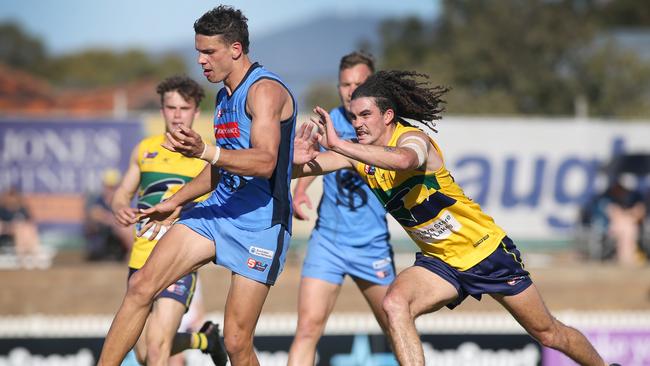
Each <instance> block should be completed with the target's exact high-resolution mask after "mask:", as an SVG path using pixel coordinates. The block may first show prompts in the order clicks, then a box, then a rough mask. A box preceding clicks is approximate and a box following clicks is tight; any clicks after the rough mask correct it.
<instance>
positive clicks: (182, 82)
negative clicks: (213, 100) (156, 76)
mask: <svg viewBox="0 0 650 366" xmlns="http://www.w3.org/2000/svg"><path fill="white" fill-rule="evenodd" d="M170 91H177V92H178V94H180V95H181V96H182V97H183V99H185V100H186V101H189V100H193V101H194V103H195V104H196V107H197V108H198V107H199V104H201V101H202V100H203V97H204V96H205V92H204V91H203V88H201V86H200V85H199V84H198V83H197V82H196V81H194V80H193V79H191V78H190V77H188V76H185V75H175V76H172V77H168V78H167V79H165V80H163V81H162V82H161V83H160V84H158V86H157V87H156V92H157V93H158V95H160V103H161V104H162V103H163V98H164V96H165V93H167V92H170Z"/></svg>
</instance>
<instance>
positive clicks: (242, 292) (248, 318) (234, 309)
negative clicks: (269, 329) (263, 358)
mask: <svg viewBox="0 0 650 366" xmlns="http://www.w3.org/2000/svg"><path fill="white" fill-rule="evenodd" d="M269 288H270V286H269V285H265V284H263V283H260V282H257V281H254V280H251V279H249V278H246V277H243V276H240V275H238V274H235V273H233V275H232V277H231V282H230V290H229V291H228V299H227V300H226V309H225V314H224V328H223V338H224V344H225V346H226V351H227V352H228V357H229V358H230V363H231V365H233V366H249V365H250V366H258V365H259V364H260V363H259V360H258V359H257V355H255V350H254V349H253V335H254V333H255V326H256V325H257V320H258V319H259V316H260V313H261V312H262V306H263V305H264V301H265V300H266V296H267V295H268V293H269Z"/></svg>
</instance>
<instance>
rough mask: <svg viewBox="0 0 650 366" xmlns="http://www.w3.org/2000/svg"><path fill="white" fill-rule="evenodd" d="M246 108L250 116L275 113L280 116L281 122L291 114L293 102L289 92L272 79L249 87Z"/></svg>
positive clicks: (263, 80)
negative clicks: (260, 113)
mask: <svg viewBox="0 0 650 366" xmlns="http://www.w3.org/2000/svg"><path fill="white" fill-rule="evenodd" d="M246 107H247V109H248V110H249V112H250V113H251V114H256V113H255V112H258V113H259V112H260V111H262V112H271V111H276V112H278V113H280V114H281V116H282V119H283V120H284V119H286V118H289V117H290V116H291V115H292V113H293V101H292V99H291V96H290V95H289V91H288V90H287V88H286V87H285V86H284V85H282V84H281V83H280V82H279V81H277V80H273V79H262V80H259V81H257V82H255V83H254V84H253V85H251V87H250V89H249V90H248V97H247V101H246Z"/></svg>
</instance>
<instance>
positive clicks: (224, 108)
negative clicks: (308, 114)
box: [206, 63, 297, 232]
mask: <svg viewBox="0 0 650 366" xmlns="http://www.w3.org/2000/svg"><path fill="white" fill-rule="evenodd" d="M261 79H271V80H275V81H277V82H278V83H280V84H281V85H282V86H283V87H285V88H286V89H287V91H288V92H289V95H291V99H292V100H293V115H292V116H291V118H289V119H287V120H285V121H281V123H280V133H281V137H280V146H279V149H278V158H277V163H276V167H275V171H274V172H273V175H272V176H271V178H270V179H266V178H262V177H250V176H241V175H235V174H232V173H230V172H228V171H226V170H224V169H221V171H220V173H221V180H220V181H219V183H218V185H217V187H216V188H215V190H214V192H213V194H212V195H211V196H210V198H209V199H208V201H207V202H206V203H208V204H212V205H215V206H217V207H215V208H217V211H218V212H221V213H223V214H224V217H227V218H229V219H230V221H231V222H232V224H233V225H235V226H236V227H239V228H241V229H247V230H263V229H266V228H269V227H271V226H274V225H277V224H280V225H282V226H284V227H285V228H286V230H287V231H289V232H291V215H292V213H291V193H290V190H289V184H290V183H291V170H292V169H291V168H292V162H293V138H294V133H295V126H296V116H297V107H296V102H295V98H294V97H293V94H292V93H291V91H290V90H289V88H288V87H287V86H286V85H285V84H284V83H283V82H282V81H281V80H280V78H279V77H278V76H277V75H276V74H274V73H272V72H270V71H268V70H266V69H265V68H264V67H263V66H261V65H260V64H258V63H254V64H253V65H252V66H251V67H250V69H249V70H248V72H247V73H246V75H245V76H244V78H243V79H242V81H241V83H240V84H239V85H238V86H237V87H236V89H235V90H234V91H233V93H232V95H230V96H229V95H228V92H227V90H226V88H225V87H224V88H222V89H221V90H220V91H219V93H218V94H217V103H216V109H215V115H214V136H215V138H216V144H217V145H219V146H220V147H221V148H222V149H229V150H233V149H234V150H236V149H249V148H251V141H250V134H251V123H252V120H251V116H250V115H249V114H248V113H247V112H246V98H247V95H248V90H249V89H250V87H251V86H252V85H253V84H254V83H255V82H257V81H259V80H261Z"/></svg>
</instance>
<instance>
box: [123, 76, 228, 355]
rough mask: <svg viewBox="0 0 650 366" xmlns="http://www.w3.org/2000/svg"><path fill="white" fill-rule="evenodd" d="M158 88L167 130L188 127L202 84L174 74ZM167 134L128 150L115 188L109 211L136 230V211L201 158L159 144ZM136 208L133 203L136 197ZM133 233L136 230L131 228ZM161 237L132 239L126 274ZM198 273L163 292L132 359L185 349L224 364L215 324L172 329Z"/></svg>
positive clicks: (168, 191) (166, 192)
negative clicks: (195, 329) (189, 330)
mask: <svg viewBox="0 0 650 366" xmlns="http://www.w3.org/2000/svg"><path fill="white" fill-rule="evenodd" d="M156 91H157V92H158V94H159V95H160V101H161V113H162V116H163V119H164V120H165V129H166V131H167V132H169V131H172V130H173V129H177V128H179V126H184V127H186V128H191V127H192V124H193V122H194V119H195V118H196V117H197V116H198V115H199V105H200V103H201V100H202V99H203V96H204V92H203V89H202V88H201V86H199V84H197V83H196V82H195V81H194V80H192V79H190V78H188V77H186V76H173V77H170V78H167V79H165V80H164V81H163V82H161V83H160V84H159V85H158V87H157V89H156ZM164 141H165V135H159V136H152V137H149V138H145V139H143V140H142V141H141V142H140V143H139V144H138V145H137V146H136V147H135V148H134V149H133V152H132V154H131V159H130V163H129V167H128V169H127V171H126V173H125V175H124V178H123V179H122V182H121V183H120V186H119V187H118V189H117V191H116V192H115V196H114V198H113V202H112V205H111V206H112V210H113V213H114V216H115V219H116V220H117V221H118V222H119V223H120V224H122V225H124V226H130V225H133V224H135V225H136V228H138V230H139V226H141V224H142V223H140V222H138V210H140V209H146V208H149V207H152V206H154V205H156V204H157V203H159V202H161V201H163V200H165V199H167V198H169V197H170V196H172V195H173V194H174V193H175V192H176V191H178V189H179V188H180V187H181V186H182V185H184V184H185V183H187V182H189V181H190V180H192V178H194V177H195V176H197V175H198V174H199V173H200V172H201V171H202V170H203V168H204V167H205V162H204V161H203V160H200V159H192V158H187V157H185V156H183V155H182V154H180V153H174V152H171V151H169V150H167V149H165V148H163V147H162V146H161V144H162V143H164ZM136 192H137V200H138V203H137V207H131V200H132V199H133V197H134V196H136ZM134 235H135V232H134ZM161 236H162V233H159V234H158V235H157V236H156V237H151V235H147V234H145V235H143V236H141V237H136V238H135V241H134V244H133V248H132V250H131V258H130V260H129V277H130V276H131V275H132V274H133V273H135V272H136V271H137V270H139V269H140V268H141V267H142V266H143V265H144V263H145V262H146V260H147V258H148V257H149V254H150V253H151V251H152V250H153V248H154V246H155V245H156V243H157V242H158V240H157V239H159V238H160V237H161ZM196 276H197V273H196V272H192V273H190V274H187V275H185V276H183V277H181V278H180V279H179V280H178V281H176V282H175V283H173V284H172V285H171V286H169V287H168V288H167V289H165V290H163V291H162V292H161V293H160V294H159V295H158V297H157V298H156V301H155V302H154V303H153V307H152V309H151V312H150V314H149V317H148V319H147V322H146V326H145V330H144V331H143V333H142V335H141V336H140V338H139V339H138V342H137V343H136V346H135V351H136V352H135V353H136V358H137V359H138V361H139V362H140V363H142V364H147V365H167V364H168V362H169V358H170V355H171V354H175V353H178V352H181V351H183V350H185V349H190V348H194V349H201V350H202V351H204V352H205V353H210V354H211V355H212V356H213V359H215V358H216V359H217V360H219V359H222V361H221V362H217V361H215V363H216V364H222V365H225V357H226V356H225V352H224V351H223V348H222V345H221V343H220V340H219V327H218V325H216V324H213V323H211V322H206V324H204V326H203V328H202V329H201V331H200V332H197V333H178V334H177V333H176V331H177V329H178V327H179V325H180V322H181V318H182V317H183V314H184V313H185V312H186V311H187V309H188V307H189V306H190V303H191V301H192V297H193V295H194V290H195V287H196V281H197V277H196Z"/></svg>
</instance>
